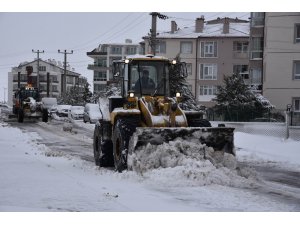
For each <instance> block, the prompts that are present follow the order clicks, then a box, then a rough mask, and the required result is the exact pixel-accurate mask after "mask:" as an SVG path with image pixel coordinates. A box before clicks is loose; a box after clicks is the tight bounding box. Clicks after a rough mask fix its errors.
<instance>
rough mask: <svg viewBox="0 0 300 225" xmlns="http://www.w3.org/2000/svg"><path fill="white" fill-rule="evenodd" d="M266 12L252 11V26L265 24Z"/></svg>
mask: <svg viewBox="0 0 300 225" xmlns="http://www.w3.org/2000/svg"><path fill="white" fill-rule="evenodd" d="M264 20H265V13H264V12H252V13H251V26H252V27H255V26H263V25H264V24H265V22H264Z"/></svg>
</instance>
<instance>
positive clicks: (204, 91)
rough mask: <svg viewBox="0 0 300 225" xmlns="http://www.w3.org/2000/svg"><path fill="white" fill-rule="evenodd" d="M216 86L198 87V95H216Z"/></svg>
mask: <svg viewBox="0 0 300 225" xmlns="http://www.w3.org/2000/svg"><path fill="white" fill-rule="evenodd" d="M216 94H217V86H215V85H200V95H216Z"/></svg>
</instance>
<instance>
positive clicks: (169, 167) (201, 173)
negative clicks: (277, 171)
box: [128, 138, 258, 187]
mask: <svg viewBox="0 0 300 225" xmlns="http://www.w3.org/2000/svg"><path fill="white" fill-rule="evenodd" d="M128 167H129V169H132V170H133V171H135V172H136V173H138V174H141V175H142V177H144V178H146V179H149V181H150V183H152V182H153V181H154V183H156V184H157V183H160V184H162V185H164V186H165V185H166V186H174V187H175V186H176V187H177V186H205V185H211V184H219V185H225V186H235V187H249V186H251V185H253V184H254V183H256V182H257V180H258V178H257V176H256V173H255V172H253V171H251V169H243V170H241V169H239V168H236V159H235V157H234V156H233V155H231V154H227V153H224V154H223V153H222V152H217V151H216V152H215V151H214V150H213V148H211V147H207V146H206V145H201V144H199V143H196V142H190V141H189V142H188V141H185V140H182V139H181V138H177V139H175V140H174V141H170V142H169V143H163V144H161V145H151V144H148V145H147V146H145V147H144V148H142V149H141V150H139V151H137V152H134V153H133V154H130V155H128Z"/></svg>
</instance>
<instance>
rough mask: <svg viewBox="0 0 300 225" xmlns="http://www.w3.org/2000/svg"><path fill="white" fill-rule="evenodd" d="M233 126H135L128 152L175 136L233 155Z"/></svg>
mask: <svg viewBox="0 0 300 225" xmlns="http://www.w3.org/2000/svg"><path fill="white" fill-rule="evenodd" d="M233 131H234V128H228V127H193V128H142V127H137V128H136V132H135V133H134V134H133V136H132V139H131V140H130V144H129V154H130V153H131V152H135V151H139V150H140V149H142V148H143V147H144V146H146V145H147V144H148V143H150V144H152V145H161V144H163V143H169V142H170V141H173V140H175V139H177V138H181V139H183V140H187V141H195V140H196V141H199V143H201V144H205V145H206V146H208V147H212V148H213V149H214V150H215V151H222V152H226V153H229V154H232V155H234V156H235V150H234V142H233V139H234V138H233V137H234V132H233Z"/></svg>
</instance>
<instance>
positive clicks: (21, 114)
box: [18, 109, 24, 123]
mask: <svg viewBox="0 0 300 225" xmlns="http://www.w3.org/2000/svg"><path fill="white" fill-rule="evenodd" d="M23 121H24V111H23V109H19V110H18V122H19V123H23Z"/></svg>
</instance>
